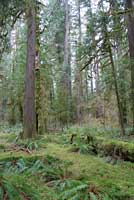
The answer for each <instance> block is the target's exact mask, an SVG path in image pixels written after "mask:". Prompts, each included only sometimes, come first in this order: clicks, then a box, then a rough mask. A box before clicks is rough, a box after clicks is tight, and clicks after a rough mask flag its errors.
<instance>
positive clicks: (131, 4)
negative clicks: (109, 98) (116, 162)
mask: <svg viewBox="0 0 134 200" xmlns="http://www.w3.org/2000/svg"><path fill="white" fill-rule="evenodd" d="M125 4H126V11H127V28H128V41H129V53H130V67H131V99H132V117H133V132H134V12H133V9H134V1H133V0H125Z"/></svg>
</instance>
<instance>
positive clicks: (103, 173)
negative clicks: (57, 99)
mask: <svg viewBox="0 0 134 200" xmlns="http://www.w3.org/2000/svg"><path fill="white" fill-rule="evenodd" d="M14 139H15V135H14V134H2V133H1V134H0V163H2V162H9V161H10V160H17V159H20V158H22V159H24V160H39V159H40V160H43V159H44V158H45V157H46V156H47V155H49V156H52V157H54V158H57V159H59V160H61V161H67V162H68V163H70V164H68V165H67V166H64V167H63V168H64V169H63V170H62V171H64V173H66V174H65V176H63V174H62V175H61V174H60V173H59V172H58V173H59V174H60V175H59V177H58V178H57V177H56V178H54V179H56V180H57V179H60V181H65V179H68V180H82V181H86V183H87V182H88V184H89V185H92V186H95V187H96V188H97V189H96V190H97V191H98V193H100V194H106V195H104V196H103V197H102V196H99V195H97V196H96V199H104V200H110V199H113V200H116V199H117V200H118V199H120V200H127V199H129V200H134V164H133V163H132V162H125V161H123V160H119V161H118V162H117V163H116V164H115V165H112V164H111V163H108V162H107V161H106V158H105V157H99V156H98V155H91V154H90V153H88V154H81V153H80V151H77V152H72V151H70V149H71V148H72V145H71V144H69V136H68V135H59V134H54V135H48V136H45V137H40V138H39V139H37V140H36V143H37V148H36V149H33V150H32V149H30V150H29V152H27V151H25V148H23V149H21V148H19V145H20V144H21V142H19V143H18V144H19V145H18V146H17V144H15V142H14ZM22 143H23V142H22ZM14 147H15V148H14ZM54 162H55V161H54ZM5 166H6V165H5ZM1 168H2V167H1ZM60 168H61V166H60V167H59V168H58V169H60ZM50 169H51V166H50ZM50 169H49V170H48V169H47V173H49V175H50V177H51V174H50V173H51V170H50ZM56 169H57V168H56ZM65 170H67V171H68V173H67V172H65ZM2 173H3V172H1V174H2ZM4 173H5V172H4ZM30 173H31V172H29V173H28V171H26V172H24V173H18V174H17V175H18V176H19V177H21V176H22V177H26V179H27V182H28V183H29V185H31V183H33V182H34V184H35V185H36V186H35V188H36V189H38V192H39V193H40V195H41V196H40V197H39V199H41V200H43V199H44V200H45V199H48V200H49V199H51V200H57V199H59V200H65V199H66V200H71V199H72V200H73V199H76V200H77V199H78V200H79V199H82V200H84V199H85V200H86V198H87V197H80V198H79V197H77V195H74V197H73V196H72V197H66V198H65V199H64V197H63V196H60V194H59V193H60V192H59V191H60V190H59V191H58V189H55V187H54V185H53V184H52V186H50V185H51V182H53V178H51V179H49V181H46V179H45V181H44V174H43V173H44V171H43V172H42V171H41V170H39V171H38V170H37V173H35V174H34V176H31V175H30ZM45 173H46V171H45ZM52 173H54V172H52ZM8 175H9V174H8ZM54 175H55V174H54ZM54 175H53V176H54ZM55 176H56V175H55ZM83 187H84V186H83ZM64 189H65V188H64ZM57 191H58V192H57ZM82 191H83V190H81V192H82ZM61 192H62V190H61ZM76 192H78V191H76ZM94 193H95V192H94ZM3 199H4V198H3ZM20 199H21V197H18V198H17V197H15V198H14V200H20ZM23 199H28V197H27V196H25V195H23ZM29 199H30V198H29ZM31 199H36V197H35V198H34V197H33V198H32V197H31ZM87 199H93V197H92V196H90V197H89V198H87ZM94 199H95V197H94Z"/></svg>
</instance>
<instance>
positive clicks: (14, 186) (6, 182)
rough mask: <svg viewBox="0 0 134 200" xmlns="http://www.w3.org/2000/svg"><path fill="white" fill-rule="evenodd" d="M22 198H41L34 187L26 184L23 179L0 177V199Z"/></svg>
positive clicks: (36, 199)
mask: <svg viewBox="0 0 134 200" xmlns="http://www.w3.org/2000/svg"><path fill="white" fill-rule="evenodd" d="M24 198H29V199H33V200H39V199H40V198H41V196H40V193H39V191H38V190H37V188H36V189H35V185H34V184H32V183H28V182H27V179H26V178H25V177H22V176H21V177H20V176H17V175H6V174H4V175H0V199H9V200H15V199H16V200H17V199H18V200H23V199H24Z"/></svg>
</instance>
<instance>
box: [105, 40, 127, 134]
mask: <svg viewBox="0 0 134 200" xmlns="http://www.w3.org/2000/svg"><path fill="white" fill-rule="evenodd" d="M108 50H109V57H110V61H111V66H112V73H113V78H114V86H115V93H116V98H117V105H118V110H119V121H120V126H121V133H122V135H125V128H124V120H123V110H122V103H121V100H120V95H119V89H118V84H117V77H116V71H115V65H114V60H113V55H112V49H111V45H110V41H108Z"/></svg>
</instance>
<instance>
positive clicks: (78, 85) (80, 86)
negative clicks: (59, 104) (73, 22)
mask: <svg viewBox="0 0 134 200" xmlns="http://www.w3.org/2000/svg"><path fill="white" fill-rule="evenodd" d="M77 10H78V34H79V36H78V48H80V46H81V37H82V32H81V9H80V0H78V1H77ZM77 51H79V49H78V50H77ZM77 54H78V55H76V56H77V58H78V56H79V53H77ZM76 90H77V94H76V95H77V96H76V98H77V107H76V109H77V123H78V124H81V121H82V116H83V108H82V103H83V81H82V72H81V71H80V63H79V61H77V69H76Z"/></svg>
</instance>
